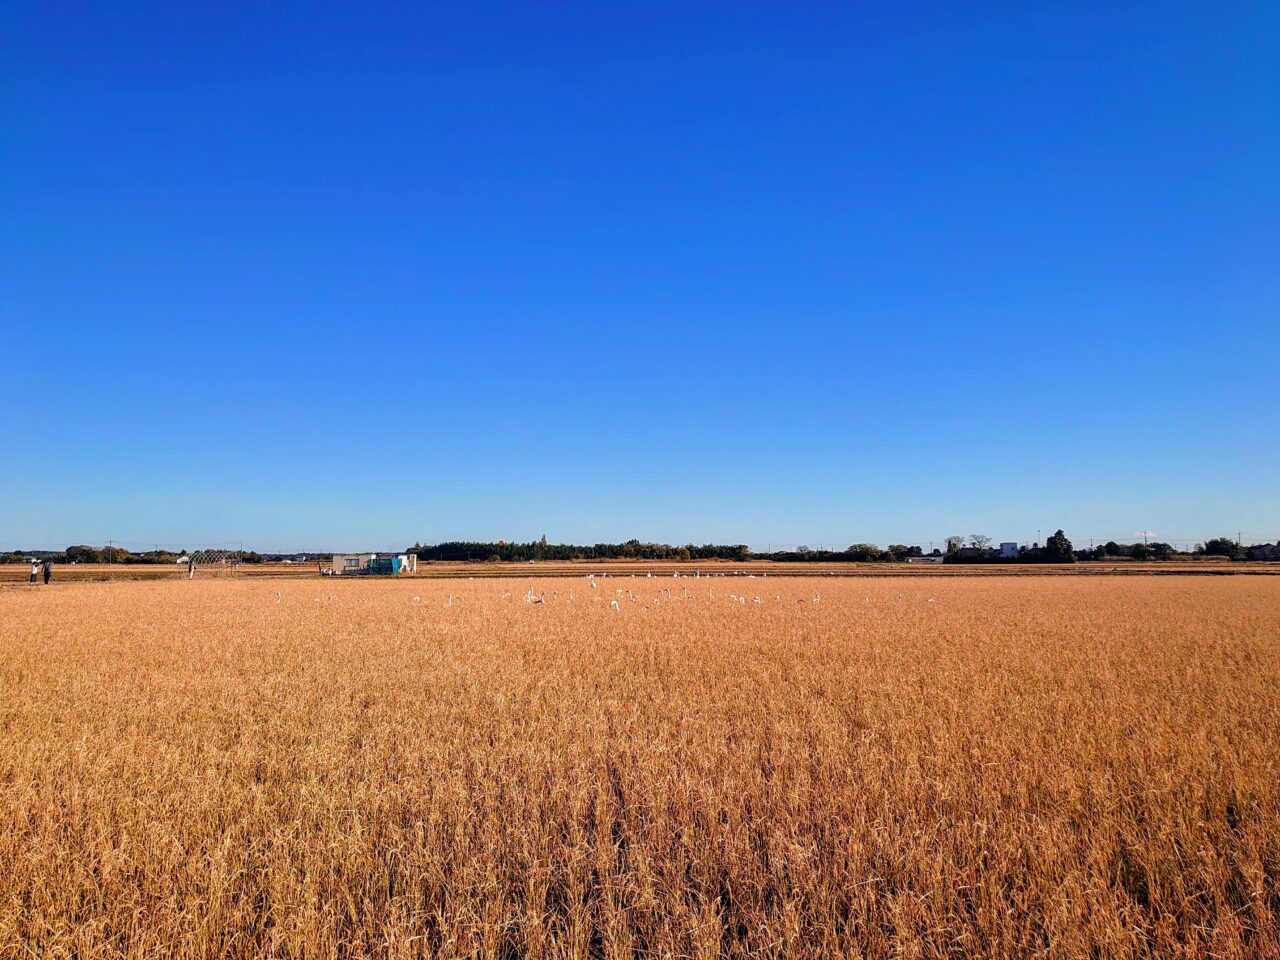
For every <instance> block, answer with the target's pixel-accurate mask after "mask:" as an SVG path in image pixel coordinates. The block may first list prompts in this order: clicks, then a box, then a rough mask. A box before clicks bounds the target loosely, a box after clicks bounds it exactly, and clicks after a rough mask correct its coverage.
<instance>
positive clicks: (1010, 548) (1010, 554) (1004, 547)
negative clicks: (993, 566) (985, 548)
mask: <svg viewBox="0 0 1280 960" xmlns="http://www.w3.org/2000/svg"><path fill="white" fill-rule="evenodd" d="M1017 558H1018V545H1017V544H1016V543H1008V542H1005V543H1002V544H1000V559H1001V560H1016V559H1017Z"/></svg>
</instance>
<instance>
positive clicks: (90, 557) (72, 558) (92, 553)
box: [63, 543, 102, 563]
mask: <svg viewBox="0 0 1280 960" xmlns="http://www.w3.org/2000/svg"><path fill="white" fill-rule="evenodd" d="M63 554H64V556H65V557H66V558H67V563H101V562H102V551H101V550H99V549H98V548H97V547H90V546H88V545H87V544H83V543H77V544H75V545H74V546H70V547H67V549H66V550H65V551H63Z"/></svg>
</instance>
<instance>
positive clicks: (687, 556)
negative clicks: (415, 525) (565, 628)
mask: <svg viewBox="0 0 1280 960" xmlns="http://www.w3.org/2000/svg"><path fill="white" fill-rule="evenodd" d="M408 552H409V553H416V554H417V555H418V559H419V560H422V561H430V560H441V561H447V562H453V563H459V562H465V561H475V562H479V563H522V562H527V561H530V560H747V559H749V558H750V557H752V553H751V550H750V548H748V547H747V545H746V544H745V543H739V544H735V545H733V546H728V545H725V544H714V543H706V544H703V545H702V546H697V545H696V544H692V543H690V544H687V545H686V546H683V547H673V546H671V545H669V544H665V543H641V542H640V541H639V540H628V541H626V542H625V543H596V544H592V545H590V546H579V545H575V544H569V543H547V539H546V537H543V538H542V539H541V540H535V541H532V542H530V543H507V542H506V541H503V540H499V541H498V542H497V543H480V542H476V541H470V540H451V541H448V542H446V543H436V544H427V545H424V544H420V543H415V544H414V545H413V546H412V547H410V548H409V550H408Z"/></svg>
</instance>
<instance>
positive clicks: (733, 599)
mask: <svg viewBox="0 0 1280 960" xmlns="http://www.w3.org/2000/svg"><path fill="white" fill-rule="evenodd" d="M671 576H672V579H675V580H679V579H685V580H690V579H692V580H701V579H710V578H712V577H724V576H733V575H732V574H724V573H712V574H706V575H705V577H704V576H703V575H702V574H700V573H696V572H695V573H694V574H692V575H690V574H684V575H683V577H682V576H681V574H679V573H673V574H672V575H671ZM745 576H746V579H748V580H754V579H756V576H755V574H746V575H745ZM760 576H761V579H764V578H767V577H768V574H761V575H760ZM608 577H609V575H608V574H607V573H601V574H590V575H588V576H587V578H586V580H587V582H588V583H589V584H590V586H591V589H592V590H599V589H600V585H599V584H598V583H596V581H597V580H605V579H608ZM467 579H468V580H475V577H468V578H467ZM613 579H618V577H617V576H616V575H615V577H614V578H613ZM629 579H632V580H635V579H640V578H639V575H638V574H630V575H629ZM643 579H646V580H652V579H654V576H653V574H652V573H650V574H646V575H645V577H644V578H643ZM606 596H607V594H604V595H600V594H596V595H593V596H592V597H591V601H592V602H593V603H601V602H603V601H604V599H605V597H606ZM564 598H565V600H566V601H567V602H570V603H572V602H574V595H573V591H572V590H567V591H564ZM327 599H329V600H332V599H333V595H332V594H330V595H329V597H328V598H327ZM463 599H464V597H463V596H462V595H461V594H453V593H451V594H449V595H448V597H447V598H446V599H445V603H444V605H445V606H446V607H452V606H453V602H454V601H455V600H458V601H462V600H463ZM502 599H503V600H505V601H513V602H514V594H512V593H511V592H510V591H507V592H504V593H503V594H502ZM522 599H523V601H524V602H525V603H526V604H529V605H546V604H550V603H558V602H560V601H561V591H559V590H552V591H551V595H550V596H548V595H547V591H545V590H542V591H539V592H537V593H535V592H534V589H533V585H532V584H530V585H529V589H528V591H527V592H526V593H525V595H524V597H523V598H522ZM715 599H716V595H715V589H714V588H713V587H707V595H706V597H702V596H700V595H695V594H693V593H691V592H690V590H689V588H688V587H684V586H682V587H681V588H680V594H679V596H677V595H676V594H675V592H674V591H673V590H672V589H671V588H670V587H659V588H658V589H657V591H656V594H655V596H653V597H650V598H649V599H648V600H645V599H643V598H642V597H640V596H637V595H636V593H635V591H634V590H632V589H630V588H624V587H616V588H614V591H613V597H612V598H610V599H609V608H610V609H611V610H616V611H618V612H621V611H622V609H623V606H622V605H623V603H624V602H626V603H632V604H640V605H641V608H642V609H644V610H648V609H649V607H650V606H655V607H658V606H661V605H662V603H663V601H664V600H665V601H666V602H667V603H668V604H671V603H681V602H683V603H689V602H701V601H706V602H708V603H712V602H714V601H715ZM769 599H770V598H769V597H768V596H763V597H762V596H760V595H759V594H753V595H751V596H747V595H745V594H744V595H741V596H739V595H738V594H736V593H730V594H728V595H727V596H725V597H724V598H723V600H724V601H725V602H728V603H736V604H741V605H745V604H747V603H752V604H758V603H767V602H768V601H769ZM772 599H773V600H774V601H781V600H782V594H780V593H775V594H774V595H773V598H772ZM902 599H903V598H902V595H901V594H899V595H898V600H902ZM863 600H864V601H865V602H867V603H870V602H871V598H870V597H864V598H863ZM279 602H280V593H279V591H277V592H276V603H279ZM313 602H314V603H319V602H320V598H319V597H315V598H313ZM413 602H414V603H421V602H422V596H421V595H416V596H414V598H413ZM795 602H796V603H821V602H822V595H821V594H819V593H815V594H814V595H813V597H812V598H809V597H799V598H797V599H796V601H795ZM927 602H928V603H933V602H934V598H933V597H928V598H927Z"/></svg>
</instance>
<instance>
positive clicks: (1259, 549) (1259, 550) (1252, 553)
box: [1244, 540, 1280, 560]
mask: <svg viewBox="0 0 1280 960" xmlns="http://www.w3.org/2000/svg"><path fill="white" fill-rule="evenodd" d="M1244 555H1245V556H1246V557H1248V558H1249V559H1250V560H1280V540H1278V541H1276V542H1275V543H1255V544H1254V545H1253V546H1251V547H1249V548H1247V549H1246V550H1245V553H1244Z"/></svg>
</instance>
